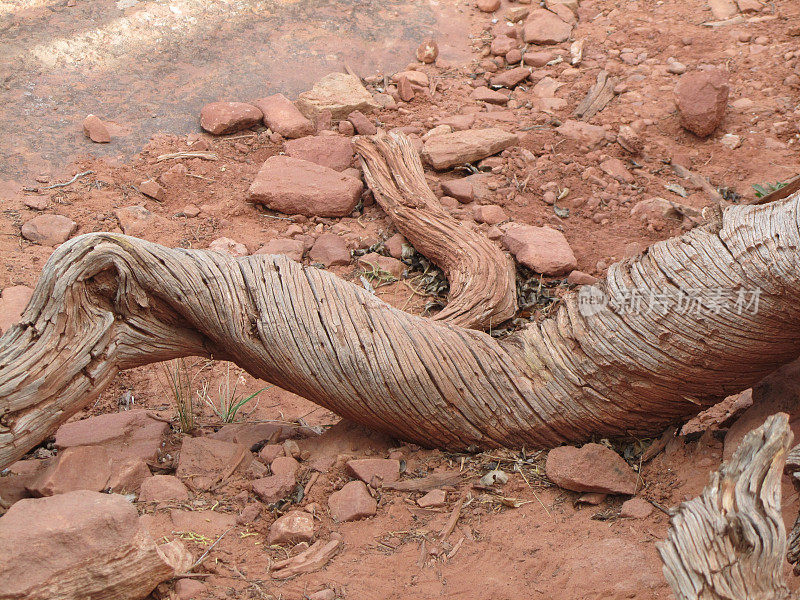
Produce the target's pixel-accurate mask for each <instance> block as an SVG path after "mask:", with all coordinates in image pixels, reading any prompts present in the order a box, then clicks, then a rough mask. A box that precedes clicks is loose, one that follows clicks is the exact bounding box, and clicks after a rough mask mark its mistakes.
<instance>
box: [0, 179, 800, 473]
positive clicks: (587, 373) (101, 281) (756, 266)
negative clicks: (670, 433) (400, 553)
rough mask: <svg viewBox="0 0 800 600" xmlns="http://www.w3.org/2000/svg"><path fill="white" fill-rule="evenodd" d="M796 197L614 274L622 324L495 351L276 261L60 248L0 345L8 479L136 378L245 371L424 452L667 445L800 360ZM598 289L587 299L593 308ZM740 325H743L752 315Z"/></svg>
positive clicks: (0, 430)
mask: <svg viewBox="0 0 800 600" xmlns="http://www.w3.org/2000/svg"><path fill="white" fill-rule="evenodd" d="M798 210H800V194H795V195H794V196H792V197H791V198H788V199H786V200H783V201H780V202H776V203H772V204H768V205H764V206H735V207H731V208H728V209H726V210H725V212H724V214H723V219H722V225H721V229H719V230H715V229H712V228H698V229H695V230H693V231H691V232H689V233H686V234H685V235H683V236H681V237H679V238H674V239H670V240H667V241H664V242H660V243H657V244H654V245H653V246H651V247H650V248H649V249H648V251H646V252H645V253H644V254H643V255H641V256H638V257H636V258H633V259H630V260H626V261H624V262H621V263H617V264H614V265H612V266H611V267H610V268H609V272H608V277H607V280H606V281H605V282H604V283H603V284H602V285H601V286H600V288H597V290H596V291H599V290H603V291H604V293H605V294H607V295H608V296H609V297H611V298H612V299H615V300H616V301H617V302H618V303H619V306H618V307H617V308H606V309H604V310H599V311H597V312H595V311H582V310H581V305H580V300H581V298H583V299H585V297H586V296H585V295H584V294H580V295H579V294H577V293H571V294H567V295H566V296H565V298H564V300H563V303H562V305H561V306H560V308H559V309H558V310H557V311H556V312H555V314H554V316H553V317H552V318H550V319H548V320H546V321H544V322H542V323H538V324H531V325H530V326H528V327H527V328H525V329H523V330H521V331H519V332H517V333H515V334H513V335H510V336H508V337H507V338H505V339H502V340H497V339H494V338H492V337H491V336H489V335H487V334H484V333H481V332H478V331H473V330H469V329H463V328H460V327H456V326H454V325H452V324H450V323H447V322H436V321H432V320H429V319H425V318H421V317H417V316H413V315H410V314H407V313H404V312H402V311H399V310H397V309H394V308H392V307H390V306H388V305H386V304H385V303H383V302H382V301H381V300H380V299H378V298H377V297H375V296H373V295H371V294H369V293H368V292H367V291H365V290H363V289H361V288H359V287H356V286H354V285H351V284H349V283H346V282H344V281H342V280H340V279H338V278H337V277H335V276H334V275H332V274H330V273H328V272H326V271H321V270H318V269H315V268H303V267H302V266H301V265H299V264H298V263H295V262H292V261H290V260H288V259H286V258H285V257H280V256H248V257H243V258H232V257H230V256H227V255H224V254H219V253H215V252H209V251H202V250H184V249H175V250H170V249H168V248H165V247H163V246H160V245H158V244H153V243H149V242H145V241H142V240H138V239H135V238H130V237H126V236H123V235H115V234H108V233H95V234H87V235H83V236H79V237H76V238H74V239H72V240H70V241H69V242H67V243H65V244H63V245H61V246H60V247H59V248H58V249H57V250H56V251H55V252H54V253H53V255H52V256H51V257H50V259H49V260H48V262H47V264H46V265H45V267H44V269H43V271H42V276H41V278H40V280H39V282H38V284H37V286H36V290H35V292H34V295H33V298H32V300H31V303H30V305H29V306H28V308H27V309H26V311H25V313H24V314H23V316H22V320H21V322H20V323H19V324H18V325H15V326H14V327H12V328H11V329H9V331H8V332H7V333H6V334H5V335H4V336H3V337H2V338H0V466H4V465H7V464H9V463H10V462H12V461H13V460H15V459H17V458H18V457H20V456H21V455H22V454H24V453H25V452H26V451H27V450H28V449H30V448H31V447H33V446H34V445H35V444H37V443H39V442H40V441H41V440H43V439H44V438H46V436H48V435H49V434H51V433H52V432H53V431H54V429H55V428H56V427H57V426H58V425H59V424H60V423H63V422H64V421H65V420H66V419H67V418H69V417H70V416H71V415H72V414H74V413H75V412H76V411H77V410H79V409H80V408H81V407H83V406H85V405H86V404H88V403H90V402H91V401H92V400H93V399H94V398H95V397H96V396H97V394H99V393H100V391H101V390H102V389H103V388H105V387H106V386H107V385H108V384H109V382H110V381H111V380H112V378H113V377H114V376H115V374H116V373H117V372H118V371H119V370H121V369H129V368H133V367H136V366H140V365H145V364H148V363H152V362H155V361H161V360H165V359H170V358H174V357H178V356H186V355H201V356H213V357H214V358H217V359H223V360H231V361H234V362H236V363H237V364H238V365H240V366H241V367H243V368H245V369H247V371H248V372H250V373H251V374H252V375H253V376H255V377H260V378H262V379H265V380H267V381H269V382H272V383H274V384H276V385H278V386H280V387H283V388H285V389H287V390H290V391H292V392H295V393H297V394H299V395H301V396H304V397H306V398H308V399H310V400H312V401H314V402H316V403H318V404H320V405H322V406H325V407H327V408H329V409H331V410H333V411H334V412H336V413H338V414H340V415H342V416H343V417H346V418H349V419H351V420H354V421H357V422H360V423H362V424H365V425H367V426H370V427H373V428H375V429H378V430H382V431H385V432H388V433H390V434H392V435H394V436H397V437H398V438H402V439H405V440H409V441H412V442H416V443H419V444H422V445H425V446H440V447H450V448H464V447H468V446H470V445H473V444H475V445H479V446H483V447H490V446H497V445H508V446H522V445H526V446H529V447H530V446H540V447H541V446H553V445H556V444H559V443H561V442H564V441H580V440H585V439H587V438H589V437H591V436H593V435H601V436H619V435H626V434H638V435H652V434H656V433H658V432H660V431H662V430H663V429H664V428H665V426H666V425H667V424H670V423H672V422H675V421H676V420H680V419H683V418H686V417H688V416H690V415H693V414H695V413H697V412H698V411H700V410H702V409H703V408H705V407H707V406H709V405H711V404H713V403H715V402H717V401H718V400H720V399H722V398H724V397H725V396H727V395H729V394H731V393H735V392H737V391H741V390H742V389H745V388H747V387H750V386H752V385H753V384H754V383H756V382H757V381H759V380H760V379H761V378H762V377H764V376H765V375H766V374H767V373H769V372H770V371H772V370H774V369H775V368H776V367H778V366H779V365H782V364H784V363H786V362H789V361H790V360H792V359H794V358H795V357H796V356H797V355H798V354H799V353H800V335H798V328H799V325H800V298H799V297H798V296H799V295H800V280H798V277H797V258H798V249H799V248H800V235H799V234H798V220H799V217H798ZM633 288H635V289H636V290H637V297H638V296H639V295H645V297H646V295H647V294H648V293H650V294H658V297H659V298H661V297H663V296H665V295H666V296H670V295H672V297H673V299H674V297H675V295H676V294H678V293H679V289H682V290H698V291H700V292H706V293H708V292H712V293H714V292H717V291H718V290H723V291H725V290H734V291H736V290H744V291H747V290H753V289H759V290H761V294H760V298H759V305H758V310H737V307H736V305H735V304H733V303H728V304H727V305H725V306H722V305H721V306H719V311H718V312H716V311H715V310H711V311H708V310H705V311H704V310H677V309H676V307H675V306H671V307H668V308H669V310H666V312H662V311H661V310H647V309H646V308H647V307H646V306H645V307H639V310H634V308H635V307H628V308H626V305H625V299H626V298H629V297H630V296H631V290H632V289H633ZM583 289H585V288H583ZM739 308H741V307H739Z"/></svg>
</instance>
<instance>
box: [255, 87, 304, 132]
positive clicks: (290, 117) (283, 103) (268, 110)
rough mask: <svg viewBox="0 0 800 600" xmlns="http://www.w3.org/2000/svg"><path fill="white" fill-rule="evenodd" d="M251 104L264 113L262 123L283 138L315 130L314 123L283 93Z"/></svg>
mask: <svg viewBox="0 0 800 600" xmlns="http://www.w3.org/2000/svg"><path fill="white" fill-rule="evenodd" d="M253 104H255V105H256V106H257V107H258V108H259V109H260V110H261V112H262V113H263V114H264V125H266V126H267V127H269V128H270V129H271V130H272V131H274V132H275V133H279V134H280V135H282V136H283V137H285V138H299V137H303V136H304V135H312V134H313V133H314V132H315V131H316V128H315V127H314V123H312V122H311V121H310V120H309V119H307V118H306V117H304V116H303V113H301V112H300V111H299V110H298V108H297V107H296V106H295V105H294V104H293V103H292V101H291V100H289V99H288V98H287V97H286V96H284V95H283V94H273V95H272V96H267V97H266V98H259V99H258V100H256V101H255V102H253Z"/></svg>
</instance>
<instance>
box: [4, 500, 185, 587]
mask: <svg viewBox="0 0 800 600" xmlns="http://www.w3.org/2000/svg"><path fill="white" fill-rule="evenodd" d="M0 556H2V557H3V560H1V561H0V590H2V594H3V596H4V597H6V598H25V599H26V600H52V599H54V598H63V599H77V598H110V597H112V592H111V591H112V590H113V597H116V598H143V597H145V596H147V595H148V594H149V593H150V592H151V591H152V590H153V589H154V588H155V587H156V586H157V585H158V584H159V583H161V582H162V581H165V580H167V579H170V578H171V577H173V575H174V573H175V570H174V568H173V566H171V565H170V564H169V563H167V562H166V560H165V556H164V555H163V554H161V553H160V552H159V548H158V547H157V546H156V544H155V542H154V541H153V538H152V537H151V536H150V534H149V533H148V532H147V531H146V530H145V529H144V527H143V525H142V523H141V522H140V521H139V515H138V513H137V512H136V508H135V507H134V506H133V505H132V504H131V503H130V502H128V501H127V500H126V499H125V498H123V497H122V496H119V495H117V494H100V493H97V492H89V491H76V492H70V493H67V494H61V495H59V496H54V497H51V498H38V499H25V500H20V501H19V502H17V503H16V504H15V505H14V506H12V507H11V508H10V509H9V511H8V512H7V513H6V514H5V515H4V516H3V517H2V518H0Z"/></svg>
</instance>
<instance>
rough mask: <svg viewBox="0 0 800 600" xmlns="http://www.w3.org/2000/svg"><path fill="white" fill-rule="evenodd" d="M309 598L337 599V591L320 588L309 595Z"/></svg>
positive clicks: (317, 599) (318, 599)
mask: <svg viewBox="0 0 800 600" xmlns="http://www.w3.org/2000/svg"><path fill="white" fill-rule="evenodd" d="M308 600H336V592H335V591H333V590H332V589H330V588H329V589H325V590H320V591H318V592H314V593H313V594H311V595H310V596H309V597H308Z"/></svg>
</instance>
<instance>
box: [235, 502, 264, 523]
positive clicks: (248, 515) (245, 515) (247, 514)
mask: <svg viewBox="0 0 800 600" xmlns="http://www.w3.org/2000/svg"><path fill="white" fill-rule="evenodd" d="M260 514H261V505H260V504H259V503H258V502H251V503H250V504H248V505H247V506H245V507H244V508H243V509H242V512H240V513H239V514H238V515H237V517H236V524H237V525H249V524H250V523H255V521H256V519H258V517H259V515H260Z"/></svg>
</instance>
